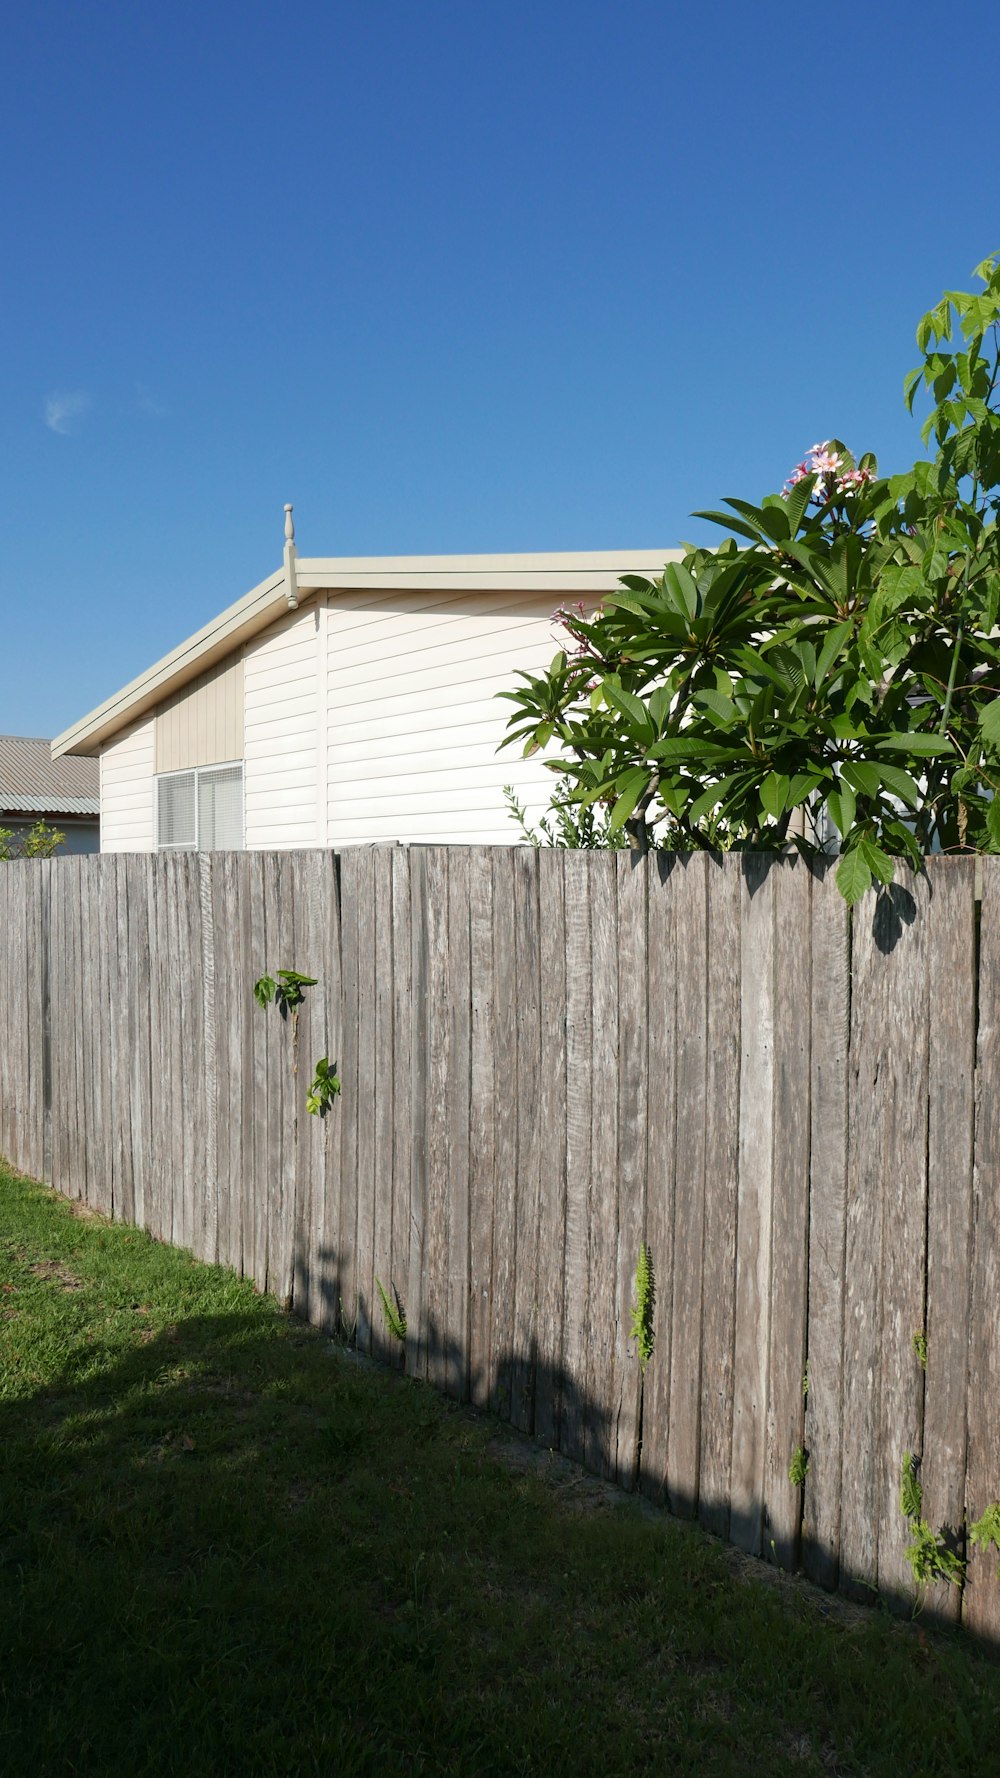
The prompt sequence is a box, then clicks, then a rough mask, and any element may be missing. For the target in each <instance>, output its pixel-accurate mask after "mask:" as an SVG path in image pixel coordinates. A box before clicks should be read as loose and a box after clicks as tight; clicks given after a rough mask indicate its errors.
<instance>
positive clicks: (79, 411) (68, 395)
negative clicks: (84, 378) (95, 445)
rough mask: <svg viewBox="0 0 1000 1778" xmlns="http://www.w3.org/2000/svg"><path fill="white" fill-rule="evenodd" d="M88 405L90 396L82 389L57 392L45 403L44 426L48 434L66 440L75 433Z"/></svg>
mask: <svg viewBox="0 0 1000 1778" xmlns="http://www.w3.org/2000/svg"><path fill="white" fill-rule="evenodd" d="M90 405H91V402H90V396H89V395H88V394H87V393H86V391H85V390H83V389H61V390H57V391H56V392H55V394H54V395H50V396H49V397H48V399H47V401H46V403H45V424H46V426H47V427H48V429H49V431H50V432H58V433H59V434H60V435H61V436H62V437H63V438H67V437H69V435H70V434H71V433H73V432H75V431H76V429H77V425H78V424H79V422H80V421H81V420H82V419H83V416H84V414H85V413H86V412H87V411H88V409H89V407H90Z"/></svg>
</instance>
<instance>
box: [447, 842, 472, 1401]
mask: <svg viewBox="0 0 1000 1778" xmlns="http://www.w3.org/2000/svg"><path fill="white" fill-rule="evenodd" d="M469 893H470V890H469V854H468V851H467V850H466V849H465V847H464V846H462V847H456V848H454V849H453V850H452V852H451V853H450V855H449V858H448V936H447V947H448V1085H447V1102H446V1115H447V1142H448V1168H447V1182H448V1187H447V1188H448V1284H447V1298H446V1305H447V1311H446V1317H445V1327H446V1341H445V1387H446V1389H447V1391H448V1394H449V1395H451V1396H453V1397H454V1398H455V1400H456V1401H464V1400H465V1399H466V1398H467V1396H468V1392H469V1214H470V1211H469V1100H470V1092H471V1061H472V1053H471V1019H472V1010H471V994H472V991H471V983H470V942H471V927H470V906H469Z"/></svg>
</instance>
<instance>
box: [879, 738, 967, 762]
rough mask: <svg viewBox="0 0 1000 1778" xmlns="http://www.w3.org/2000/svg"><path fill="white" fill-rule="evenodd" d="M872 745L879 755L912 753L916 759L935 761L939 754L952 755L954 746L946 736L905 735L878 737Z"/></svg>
mask: <svg viewBox="0 0 1000 1778" xmlns="http://www.w3.org/2000/svg"><path fill="white" fill-rule="evenodd" d="M872 745H873V746H874V747H875V748H877V750H878V751H879V752H880V753H912V754H913V755H914V757H915V758H916V759H935V758H936V757H937V755H938V754H939V753H954V751H955V748H954V744H953V743H952V742H951V741H949V740H948V737H947V736H946V735H924V734H912V735H911V734H907V733H905V732H903V733H901V734H897V735H878V736H873V737H872Z"/></svg>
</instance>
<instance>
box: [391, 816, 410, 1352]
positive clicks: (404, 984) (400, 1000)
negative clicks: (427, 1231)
mask: <svg viewBox="0 0 1000 1778" xmlns="http://www.w3.org/2000/svg"><path fill="white" fill-rule="evenodd" d="M412 961H413V960H412V946H411V939H410V855H409V853H408V852H407V851H406V850H405V849H404V848H403V847H401V846H397V847H395V848H394V850H393V852H392V990H393V1001H392V1032H393V1035H392V1068H393V1081H392V1108H393V1130H392V1249H391V1256H390V1261H389V1271H390V1275H391V1276H390V1280H389V1281H387V1288H391V1289H393V1290H396V1291H398V1292H399V1298H400V1301H401V1302H402V1304H403V1313H404V1315H406V1316H408V1315H409V1303H408V1302H407V1301H406V1300H405V1298H406V1290H407V1274H408V1270H409V1256H410V1168H411V1164H412V1150H413V1129H412V1107H411V1097H410V1095H411V1085H412V1079H411V1073H412V1071H411V1060H410V1045H411V1041H412V1032H413V1016H414V1011H413V991H412V983H411V977H410V972H411V968H412ZM403 1357H404V1347H403V1346H402V1345H401V1344H400V1343H399V1341H398V1340H397V1341H396V1342H395V1343H394V1346H393V1354H392V1359H393V1363H398V1364H402V1362H403Z"/></svg>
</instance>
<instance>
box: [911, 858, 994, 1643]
mask: <svg viewBox="0 0 1000 1778" xmlns="http://www.w3.org/2000/svg"><path fill="white" fill-rule="evenodd" d="M980 918H981V927H980V969H979V1036H978V1050H977V1057H976V1142H975V1195H974V1202H973V1235H972V1295H971V1310H970V1319H969V1395H968V1463H967V1478H966V1491H965V1511H966V1515H967V1518H968V1520H969V1522H970V1523H973V1522H974V1521H975V1520H976V1519H978V1518H979V1517H980V1516H981V1515H982V1513H983V1512H984V1511H985V1510H986V1508H987V1507H988V1506H989V1505H990V1504H991V1502H994V1501H996V1500H998V1499H1000V1317H998V1315H997V1304H998V1302H1000V1189H998V1180H1000V871H998V869H997V865H996V864H995V863H994V861H993V860H992V859H990V860H988V861H987V862H986V863H985V864H984V868H983V900H982V910H981V916H980ZM927 1363H928V1368H929V1367H930V1363H931V1352H930V1343H929V1342H928V1352H927ZM962 1616H963V1620H964V1622H965V1623H966V1624H967V1625H968V1626H969V1628H970V1629H973V1630H975V1631H977V1632H978V1633H979V1634H980V1635H982V1636H987V1637H989V1638H991V1639H992V1640H993V1641H994V1642H998V1641H1000V1577H998V1574H997V1551H996V1550H995V1549H989V1550H985V1551H984V1550H970V1551H969V1571H968V1584H967V1586H966V1588H965V1593H964V1597H963V1602H962Z"/></svg>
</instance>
